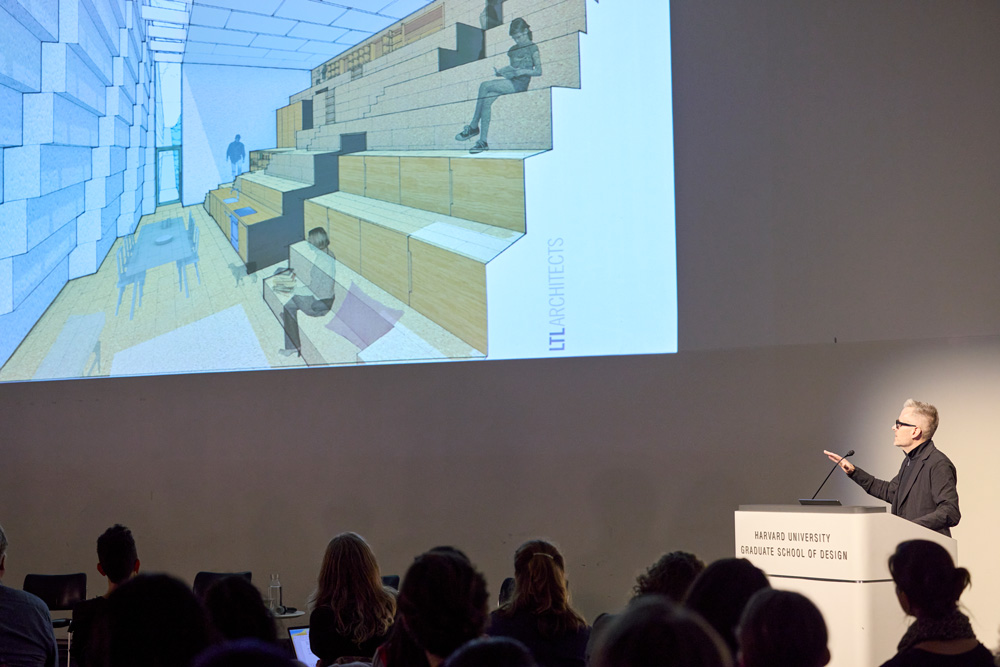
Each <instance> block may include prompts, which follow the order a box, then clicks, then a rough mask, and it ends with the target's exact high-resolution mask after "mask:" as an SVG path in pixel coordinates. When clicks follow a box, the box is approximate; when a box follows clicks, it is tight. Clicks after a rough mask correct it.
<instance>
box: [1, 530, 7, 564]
mask: <svg viewBox="0 0 1000 667" xmlns="http://www.w3.org/2000/svg"><path fill="white" fill-rule="evenodd" d="M6 555H7V534H6V533H4V532H3V526H0V560H3V557H4V556H6Z"/></svg>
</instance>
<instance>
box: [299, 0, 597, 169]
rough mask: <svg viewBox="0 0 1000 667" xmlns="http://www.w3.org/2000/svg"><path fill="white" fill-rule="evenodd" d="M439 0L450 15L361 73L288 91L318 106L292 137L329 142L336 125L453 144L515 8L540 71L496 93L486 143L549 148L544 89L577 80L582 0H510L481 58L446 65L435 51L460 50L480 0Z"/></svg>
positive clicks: (408, 144)
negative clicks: (527, 28) (521, 88)
mask: <svg viewBox="0 0 1000 667" xmlns="http://www.w3.org/2000/svg"><path fill="white" fill-rule="evenodd" d="M445 5H446V10H447V11H446V12H445V14H444V15H445V17H446V18H445V20H446V21H447V24H446V25H445V26H444V27H443V28H442V29H441V30H439V31H437V32H434V33H432V34H429V35H427V36H425V37H422V38H421V39H419V40H417V41H414V42H412V43H408V44H406V45H405V46H402V47H400V48H398V49H397V50H394V51H392V52H390V53H386V54H384V55H382V56H380V57H379V58H377V59H374V60H371V61H370V62H365V63H364V64H363V66H361V69H360V70H359V71H360V72H361V76H355V74H354V73H353V72H344V73H342V74H339V75H337V76H335V77H332V78H329V79H325V80H323V81H321V82H318V83H316V84H315V85H313V86H311V87H310V88H308V89H306V90H303V91H301V92H300V93H297V94H295V95H293V96H292V97H291V98H290V99H291V100H292V101H298V100H313V104H314V109H316V110H317V112H316V113H315V114H314V118H315V122H314V125H313V128H312V129H310V130H303V131H300V132H298V133H297V141H298V143H297V145H298V146H299V147H301V148H310V149H326V150H335V149H336V148H337V137H338V136H339V134H340V133H344V132H366V133H367V135H368V144H367V145H368V148H369V149H379V150H383V149H384V150H425V149H431V150H451V149H456V148H460V147H461V145H460V144H456V142H455V139H454V135H455V133H456V132H458V131H459V130H461V129H462V127H463V126H464V125H465V124H466V123H467V122H468V121H469V118H470V117H471V115H472V109H473V106H474V104H475V100H476V97H477V94H478V89H479V84H480V83H481V82H483V81H489V80H491V79H494V78H495V74H494V71H493V68H494V67H495V66H498V65H500V64H503V63H502V61H503V60H505V54H506V52H507V50H508V49H509V48H510V47H511V45H512V44H513V42H512V40H511V38H510V36H509V34H508V30H509V27H510V21H512V20H513V19H514V18H517V17H521V18H525V19H526V20H527V21H528V22H529V23H530V24H531V26H532V32H533V33H534V39H535V42H536V43H537V44H538V45H539V50H540V52H541V57H542V70H543V74H542V76H540V77H535V78H533V79H532V81H531V85H530V87H529V88H528V90H527V91H525V92H522V93H518V94H516V95H509V96H503V97H501V98H500V99H498V100H497V102H496V104H495V105H494V125H493V127H492V128H491V131H490V146H491V147H499V148H504V149H516V150H531V149H548V148H551V147H552V145H551V137H552V128H551V94H550V88H552V87H565V88H579V87H580V61H579V33H580V32H583V31H585V30H586V13H585V10H584V2H583V0H546V1H533V2H520V1H515V0H507V1H506V2H505V3H504V21H505V23H504V24H503V25H501V26H498V27H496V28H492V29H490V30H487V31H486V33H485V55H486V58H485V59H482V60H473V61H470V62H464V61H463V62H462V64H460V65H458V66H454V67H450V68H449V67H445V68H442V61H441V56H440V53H441V51H442V50H445V51H447V50H449V49H455V50H459V49H460V41H461V35H462V33H463V32H465V30H464V29H465V28H468V26H478V25H479V18H478V17H479V12H481V11H482V7H483V3H482V2H473V1H471V0H448V1H447V2H446V3H445ZM320 110H322V111H320ZM326 119H331V120H326ZM504 119H506V121H505V120H504Z"/></svg>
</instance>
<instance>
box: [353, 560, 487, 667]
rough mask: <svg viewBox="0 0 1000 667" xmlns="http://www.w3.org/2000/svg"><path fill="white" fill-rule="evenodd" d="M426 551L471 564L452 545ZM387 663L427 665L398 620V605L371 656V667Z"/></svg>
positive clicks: (413, 666) (414, 666) (400, 666)
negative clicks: (384, 636)
mask: <svg viewBox="0 0 1000 667" xmlns="http://www.w3.org/2000/svg"><path fill="white" fill-rule="evenodd" d="M428 553H447V554H451V555H454V556H457V557H459V558H461V559H463V560H464V561H465V562H467V563H469V564H470V566H471V564H472V561H470V560H469V557H468V556H466V555H465V553H464V552H463V551H462V550H461V549H456V548H455V547H453V546H448V545H444V546H437V547H434V548H433V549H431V550H430V551H429V552H428ZM389 665H393V666H394V667H428V663H427V654H426V653H424V650H423V649H422V648H420V647H419V646H418V645H417V643H416V642H415V641H413V637H411V636H410V633H409V632H407V631H406V628H405V627H404V626H403V623H402V621H400V620H399V606H398V605H397V607H396V623H395V624H394V625H393V626H392V629H391V630H389V636H388V638H386V640H385V643H384V644H382V645H381V646H379V647H378V650H376V651H375V657H374V658H372V666H373V667H388V666H389Z"/></svg>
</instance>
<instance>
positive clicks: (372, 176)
mask: <svg viewBox="0 0 1000 667" xmlns="http://www.w3.org/2000/svg"><path fill="white" fill-rule="evenodd" d="M364 161H365V197H370V198H372V199H380V200H382V201H387V202H392V203H393V204H398V203H399V158H398V157H392V156H381V155H378V156H376V155H367V156H365V158H364Z"/></svg>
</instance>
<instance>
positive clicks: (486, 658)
mask: <svg viewBox="0 0 1000 667" xmlns="http://www.w3.org/2000/svg"><path fill="white" fill-rule="evenodd" d="M444 667H538V663H537V662H535V658H534V657H532V655H531V651H529V650H528V647H527V646H525V645H524V644H522V643H521V642H519V641H517V640H516V639H514V638H513V637H481V638H480V639H473V640H472V641H470V642H466V643H465V644H462V646H461V647H460V648H459V649H458V650H457V651H455V652H454V653H452V654H451V655H450V656H448V659H447V660H446V661H445V663H444Z"/></svg>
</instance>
